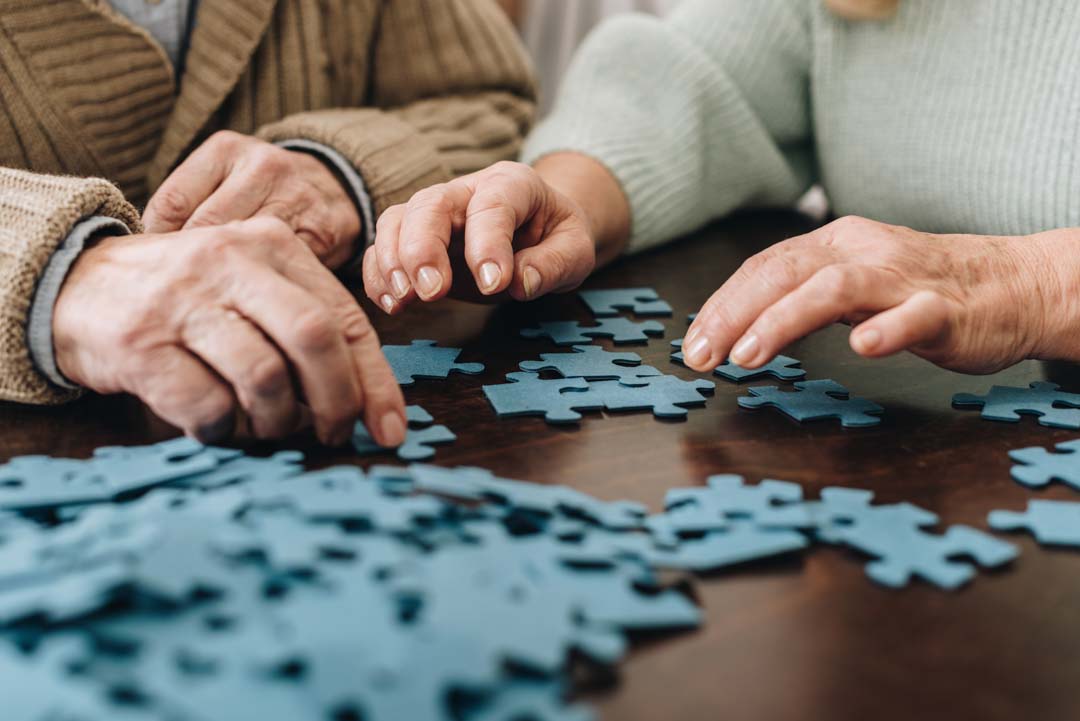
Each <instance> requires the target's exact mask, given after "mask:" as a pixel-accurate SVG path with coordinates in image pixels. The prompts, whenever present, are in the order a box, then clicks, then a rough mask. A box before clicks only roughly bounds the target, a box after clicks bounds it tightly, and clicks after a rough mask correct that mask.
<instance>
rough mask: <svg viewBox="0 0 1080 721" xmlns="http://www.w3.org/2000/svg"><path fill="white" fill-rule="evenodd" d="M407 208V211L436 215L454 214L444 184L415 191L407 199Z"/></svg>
mask: <svg viewBox="0 0 1080 721" xmlns="http://www.w3.org/2000/svg"><path fill="white" fill-rule="evenodd" d="M408 207H409V210H414V211H415V210H423V211H425V212H428V213H433V214H436V215H450V214H452V213H453V212H454V206H453V204H452V203H451V202H450V196H449V195H448V193H447V190H446V186H445V184H443V185H433V186H431V187H429V188H424V189H423V190H420V191H417V192H416V194H414V195H413V197H412V198H410V199H409V203H408Z"/></svg>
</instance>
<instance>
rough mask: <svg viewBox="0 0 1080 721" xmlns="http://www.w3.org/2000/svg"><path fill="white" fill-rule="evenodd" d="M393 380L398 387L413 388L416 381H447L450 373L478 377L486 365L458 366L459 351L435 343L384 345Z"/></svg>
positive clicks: (415, 341) (458, 349)
mask: <svg viewBox="0 0 1080 721" xmlns="http://www.w3.org/2000/svg"><path fill="white" fill-rule="evenodd" d="M382 351H383V355H385V356H386V360H387V362H388V363H389V364H390V368H391V369H392V370H393V371H394V378H396V379H397V382H398V384H399V385H402V386H411V385H412V384H413V383H415V382H416V379H417V378H448V377H449V376H450V373H451V372H457V373H466V374H468V375H476V374H477V373H483V372H484V364H483V363H458V362H457V357H458V355H460V354H461V349H460V348H438V347H436V346H435V341H433V340H414V341H413V342H412V343H411V344H410V345H384V346H383V348H382Z"/></svg>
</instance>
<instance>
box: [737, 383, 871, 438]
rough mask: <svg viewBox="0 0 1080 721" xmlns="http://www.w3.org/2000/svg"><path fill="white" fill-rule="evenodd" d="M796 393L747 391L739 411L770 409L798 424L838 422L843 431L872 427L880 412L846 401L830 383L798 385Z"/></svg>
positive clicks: (774, 389) (845, 395) (860, 400)
mask: <svg viewBox="0 0 1080 721" xmlns="http://www.w3.org/2000/svg"><path fill="white" fill-rule="evenodd" d="M795 388H797V389H798V390H797V391H783V390H780V388H779V387H777V386H762V387H755V388H749V389H747V390H749V391H750V395H749V396H742V397H741V398H739V405H740V406H742V407H743V408H760V407H761V406H772V407H773V408H776V409H777V410H779V411H782V412H783V413H785V414H786V415H788V416H790V417H791V418H794V419H795V420H797V421H799V422H800V423H801V422H804V421H814V420H818V419H823V418H838V419H839V420H840V425H842V426H843V427H845V428H861V427H864V426H876V425H877V424H878V423H881V418H880V417H879V416H880V414H881V413H883V412H884V409H883V408H882V407H881V406H879V405H878V404H877V403H874V402H872V401H868V400H866V399H864V398H849V397H848V391H847V389H846V388H844V387H843V386H842V385H840V384H839V383H837V382H835V381H831V380H816V381H801V382H799V383H796V384H795Z"/></svg>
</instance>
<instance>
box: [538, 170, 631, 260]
mask: <svg viewBox="0 0 1080 721" xmlns="http://www.w3.org/2000/svg"><path fill="white" fill-rule="evenodd" d="M535 168H536V172H537V174H539V175H540V177H541V178H543V179H544V181H545V182H546V183H547V184H548V185H550V186H551V187H553V188H555V190H557V191H559V192H560V193H562V194H563V195H565V196H566V197H568V198H570V199H571V200H572V201H574V202H575V203H577V204H578V205H579V206H580V207H581V209H582V211H583V212H584V213H585V216H586V218H588V222H589V235H590V236H591V237H592V239H593V242H594V243H595V244H596V262H597V265H606V264H608V263H610V262H611V261H612V260H614V259H615V258H617V257H618V256H619V255H620V254H621V253H622V252H623V250H625V249H626V243H627V240H628V239H629V238H630V204H629V202H628V201H627V199H626V193H624V192H623V189H622V187H621V186H620V185H619V182H618V181H617V180H616V179H615V176H613V175H612V174H611V173H610V172H609V171H608V169H607V168H605V167H604V166H603V165H602V164H600V163H599V162H598V161H596V160H594V159H592V158H590V157H589V156H587V155H582V154H580V153H553V154H551V155H546V156H544V157H542V158H540V159H539V160H538V161H536V165H535Z"/></svg>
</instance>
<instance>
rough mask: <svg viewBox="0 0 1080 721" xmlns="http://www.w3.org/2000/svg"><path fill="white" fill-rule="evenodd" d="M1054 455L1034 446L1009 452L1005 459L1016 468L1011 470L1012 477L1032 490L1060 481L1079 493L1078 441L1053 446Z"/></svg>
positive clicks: (1079, 447) (1079, 455) (1079, 457)
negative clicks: (1009, 460) (1055, 451)
mask: <svg viewBox="0 0 1080 721" xmlns="http://www.w3.org/2000/svg"><path fill="white" fill-rule="evenodd" d="M1054 447H1055V448H1056V449H1057V450H1058V452H1057V453H1051V452H1050V451H1048V450H1046V449H1045V448H1042V447H1039V446H1034V447H1032V448H1020V449H1017V450H1015V451H1009V458H1011V459H1012V460H1014V461H1016V462H1017V464H1018V465H1015V466H1013V467H1012V470H1011V474H1012V477H1013V478H1014V479H1015V480H1016V481H1018V482H1020V483H1023V484H1024V485H1025V486H1030V487H1032V488H1041V487H1042V486H1045V485H1048V484H1049V483H1050V481H1062V482H1063V483H1067V484H1068V485H1070V486H1072V487H1073V488H1075V489H1076V490H1078V491H1080V453H1078V452H1077V451H1080V439H1077V440H1072V441H1064V442H1063V443H1058V444H1057V445H1056V446H1054Z"/></svg>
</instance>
